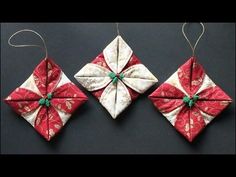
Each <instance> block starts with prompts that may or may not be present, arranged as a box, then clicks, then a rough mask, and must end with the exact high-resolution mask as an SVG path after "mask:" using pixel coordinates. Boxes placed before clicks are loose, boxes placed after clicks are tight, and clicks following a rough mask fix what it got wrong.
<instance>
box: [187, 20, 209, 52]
mask: <svg viewBox="0 0 236 177" xmlns="http://www.w3.org/2000/svg"><path fill="white" fill-rule="evenodd" d="M186 24H187V23H184V24H183V26H182V33H183V35H184V37H185V39H186V40H187V42H188V43H189V46H190V47H191V49H192V56H194V55H195V49H196V47H197V44H198V42H199V41H200V39H201V37H202V35H203V34H204V32H205V26H204V25H203V23H200V25H201V26H202V33H201V34H200V36H199V37H198V39H197V41H196V42H195V44H194V46H193V45H192V44H191V42H190V41H189V39H188V37H187V36H186V34H185V32H184V28H185V25H186Z"/></svg>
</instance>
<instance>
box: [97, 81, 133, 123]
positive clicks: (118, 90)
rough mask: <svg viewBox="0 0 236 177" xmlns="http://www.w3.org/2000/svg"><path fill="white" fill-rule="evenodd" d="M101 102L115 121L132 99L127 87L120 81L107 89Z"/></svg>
mask: <svg viewBox="0 0 236 177" xmlns="http://www.w3.org/2000/svg"><path fill="white" fill-rule="evenodd" d="M99 101H100V103H101V104H102V105H103V106H104V107H105V108H106V109H107V111H108V112H109V113H110V114H111V116H112V118H113V119H115V118H116V117H117V116H118V115H119V114H120V113H121V112H122V111H123V110H124V109H125V108H126V107H127V106H128V105H129V104H130V103H131V97H130V95H129V91H128V90H127V88H126V86H125V85H124V84H123V83H122V82H121V81H120V80H118V82H117V83H115V84H113V83H110V84H109V85H108V86H107V87H106V89H105V90H104V91H103V93H102V95H101V98H100V100H99Z"/></svg>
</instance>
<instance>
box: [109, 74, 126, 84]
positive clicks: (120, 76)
mask: <svg viewBox="0 0 236 177" xmlns="http://www.w3.org/2000/svg"><path fill="white" fill-rule="evenodd" d="M108 76H109V77H110V78H111V79H112V83H113V84H114V83H117V82H118V79H120V80H122V79H124V77H125V76H124V74H123V73H120V74H115V73H114V72H110V73H109V74H108Z"/></svg>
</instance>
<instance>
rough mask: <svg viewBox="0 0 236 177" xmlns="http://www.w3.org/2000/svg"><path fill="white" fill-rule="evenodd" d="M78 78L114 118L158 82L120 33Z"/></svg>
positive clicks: (79, 73) (77, 75)
mask: <svg viewBox="0 0 236 177" xmlns="http://www.w3.org/2000/svg"><path fill="white" fill-rule="evenodd" d="M75 78H76V79H77V80H78V82H79V83H80V84H81V85H82V86H83V87H85V88H86V89H87V90H88V91H90V92H92V94H93V95H94V96H95V97H97V99H98V100H99V102H100V103H101V104H102V105H103V106H104V107H105V108H106V109H107V111H108V112H109V113H110V114H111V116H112V118H114V119H115V118H116V117H117V116H118V115H119V114H120V113H121V112H122V111H123V110H124V109H125V108H126V107H127V106H129V105H130V103H131V102H132V101H133V100H134V99H136V98H137V97H138V95H139V94H141V93H144V92H145V91H146V90H147V89H149V88H150V87H151V86H152V85H154V84H155V83H156V82H157V81H158V80H157V78H156V77H155V76H154V75H153V74H152V73H151V72H150V71H149V70H148V69H147V68H146V67H145V66H144V65H143V64H141V62H140V61H139V59H138V58H137V57H136V56H135V55H134V54H133V51H132V49H131V48H130V47H129V46H128V44H126V42H125V41H124V40H123V39H122V38H121V36H119V35H118V36H117V37H116V38H115V39H114V40H113V41H112V42H111V43H110V44H109V45H108V46H107V47H106V48H105V49H104V50H103V52H102V53H101V54H100V55H98V56H97V57H96V58H95V59H94V60H93V61H92V63H88V64H86V65H85V66H84V67H83V68H82V69H81V70H80V71H79V72H78V73H77V74H75Z"/></svg>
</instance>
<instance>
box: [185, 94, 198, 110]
mask: <svg viewBox="0 0 236 177" xmlns="http://www.w3.org/2000/svg"><path fill="white" fill-rule="evenodd" d="M198 99H199V96H198V95H194V96H193V97H192V98H190V97H188V96H185V97H184V98H183V102H184V103H185V104H186V105H187V106H188V107H190V108H191V107H192V106H194V104H195V103H196V102H197V100H198Z"/></svg>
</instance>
